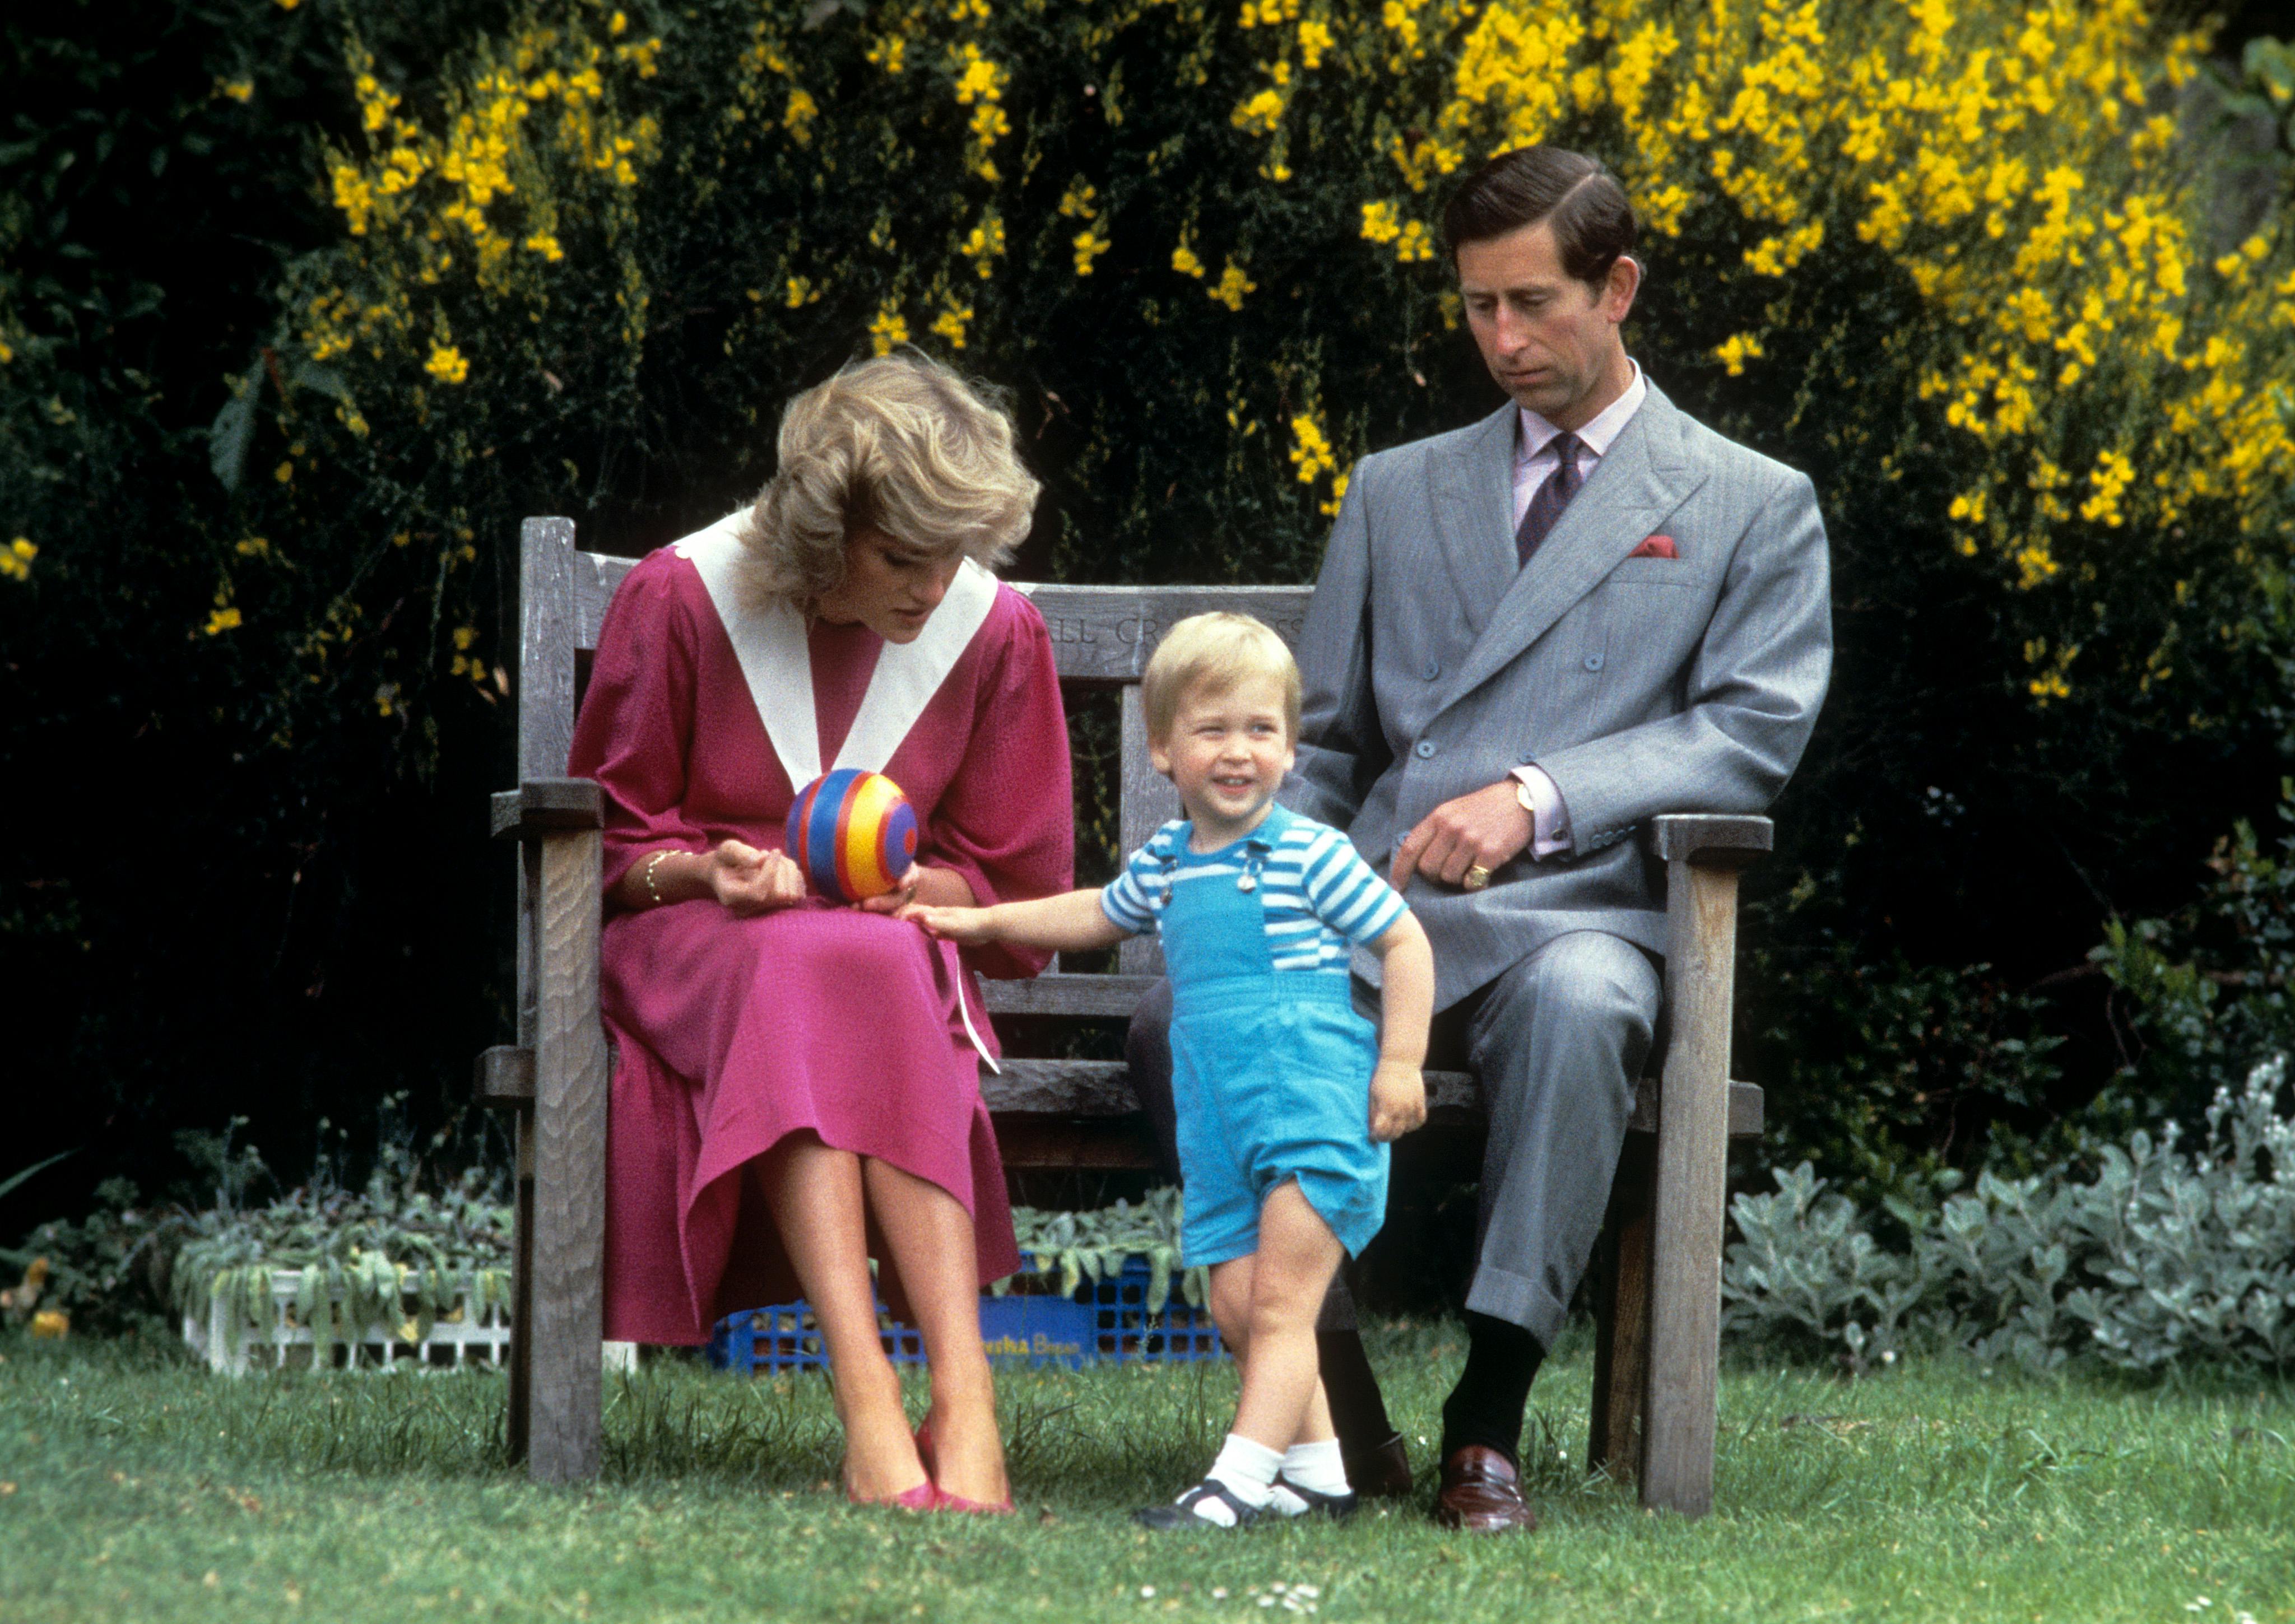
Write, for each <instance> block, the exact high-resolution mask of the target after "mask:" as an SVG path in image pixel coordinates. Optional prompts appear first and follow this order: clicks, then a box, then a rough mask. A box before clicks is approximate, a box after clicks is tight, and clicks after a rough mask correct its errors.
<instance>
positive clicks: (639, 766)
mask: <svg viewBox="0 0 2295 1624" xmlns="http://www.w3.org/2000/svg"><path fill="white" fill-rule="evenodd" d="M724 531H725V527H724V526H723V525H720V526H713V527H712V529H711V530H709V531H704V532H701V533H699V535H697V536H693V537H689V538H687V540H686V542H684V543H679V544H678V546H677V547H675V548H665V549H663V550H661V551H657V552H654V553H652V554H649V556H648V557H646V558H645V559H642V560H641V562H640V563H639V564H638V565H637V566H636V567H634V568H633V569H632V570H631V571H630V573H629V575H628V576H627V577H626V578H625V580H624V581H623V583H622V585H621V588H620V590H619V591H618V592H617V593H616V594H615V597H614V601H613V604H612V606H611V607H610V608H608V611H607V615H606V620H605V624H604V626H603V628H602V629H601V631H600V634H599V644H598V652H597V657H596V660H595V663H594V665H593V666H592V673H591V679H590V686H589V690H588V692H587V694H586V696H585V697H584V700H583V705H582V712H581V717H580V721H579V722H578V723H577V724H576V729H575V735H574V746H573V750H572V753H571V756H570V759H569V761H568V771H569V772H571V773H574V774H576V775H577V776H580V777H585V778H594V779H597V780H598V781H599V782H600V785H601V786H602V787H603V788H604V790H605V804H606V835H605V841H606V863H605V883H606V885H607V887H608V891H609V892H610V890H611V889H612V887H613V886H614V885H616V883H617V882H618V881H619V880H620V879H621V877H623V876H624V875H625V873H627V872H628V871H629V869H631V867H632V866H633V864H635V863H638V862H640V861H643V860H644V859H646V858H648V857H649V856H650V855H651V854H652V853H655V852H657V851H659V850H662V849H663V848H665V847H667V848H672V849H676V850H681V851H703V850H706V849H708V848H709V847H711V846H713V845H715V843H716V842H718V841H720V840H723V839H727V838H731V839H738V840H742V841H746V842H747V843H748V844H749V845H755V846H760V847H771V848H773V849H779V848H780V846H781V845H783V837H782V832H781V831H782V822H783V820H784V819H785V818H786V817H787V816H788V809H789V806H790V804H791V802H792V801H793V800H794V799H795V798H796V789H797V788H799V787H801V785H802V784H803V783H804V782H805V781H807V780H809V779H810V778H811V777H812V776H813V773H814V772H817V771H819V770H820V763H832V764H837V763H839V762H840V752H844V753H845V755H850V754H851V751H852V750H853V748H855V747H859V748H862V749H863V750H864V752H865V750H867V749H871V748H873V749H874V750H876V751H877V752H878V754H882V755H886V759H884V760H883V761H882V762H880V763H864V764H870V765H873V766H874V767H875V768H876V770H879V771H885V772H886V773H887V774H888V775H889V776H890V777H891V778H892V779H893V780H894V782H895V783H897V784H899V785H900V787H901V788H902V790H903V791H904V792H906V794H907V795H908V796H909V799H910V801H911V803H912V804H914V806H915V808H916V812H917V818H918V823H919V835H920V840H919V861H923V862H926V863H929V864H933V865H935V866H938V867H942V868H947V869H954V870H956V871H957V872H959V873H960V874H962V875H963V876H964V877H965V878H966V879H967V880H968V881H969V882H970V884H971V885H972V889H973V894H975V895H976V897H978V898H979V900H980V901H981V902H983V903H987V902H995V901H998V900H1000V899H1004V898H1014V897H1032V896H1043V895H1049V894H1052V893H1055V892H1058V891H1063V890H1066V889H1067V888H1068V886H1069V885H1070V884H1071V882H1072V876H1073V869H1074V861H1073V859H1074V853H1073V849H1072V832H1071V819H1072V813H1071V804H1070V797H1069V782H1068V744H1067V731H1066V720H1065V717H1064V714H1063V712H1062V708H1061V705H1060V694H1059V683H1058V669H1057V666H1056V665H1055V664H1054V662H1053V657H1052V649H1051V643H1050V640H1049V637H1048V636H1047V635H1046V632H1045V630H1044V624H1043V621H1042V619H1041V616H1038V615H1037V613H1036V611H1035V609H1034V608H1033V606H1032V605H1030V604H1029V603H1028V601H1027V600H1026V599H1025V598H1023V597H1022V596H1021V595H1020V594H1018V593H1017V592H1014V591H1013V590H1012V589H1011V588H1010V587H1009V586H1004V585H1001V584H1000V583H996V582H994V581H993V580H992V579H990V578H989V577H987V576H985V575H983V574H981V573H980V572H978V571H974V570H970V569H968V571H967V572H966V575H964V576H962V577H960V580H961V581H962V582H964V583H965V592H957V591H953V590H952V591H951V598H950V600H944V601H943V606H942V608H940V609H938V610H936V611H935V615H934V618H933V622H932V623H928V625H927V637H926V638H920V639H919V644H927V645H928V644H929V643H930V641H932V640H931V633H932V632H933V631H934V628H935V626H937V627H939V628H940V629H941V632H942V635H940V637H939V639H938V641H939V644H940V645H941V646H940V649H939V653H938V656H937V657H933V656H932V655H931V652H930V649H929V648H927V649H926V650H925V657H923V658H921V659H919V658H918V657H916V656H915V650H916V648H917V646H916V645H887V644H886V642H885V641H883V640H882V639H881V638H879V637H878V636H877V635H876V634H875V633H874V632H870V631H868V630H867V629H866V628H864V627H861V626H834V625H828V624H813V625H811V626H810V627H806V626H804V623H803V622H802V621H796V620H794V619H793V618H792V619H790V620H789V622H788V624H784V625H782V626H780V629H779V632H778V635H780V639H781V641H780V643H778V644H776V643H774V641H773V637H772V635H769V634H768V631H769V630H770V629H767V630H764V631H761V629H760V625H759V624H757V623H755V621H754V619H753V617H752V616H749V615H747V613H746V612H745V611H743V610H741V609H740V608H739V606H738V602H737V600H735V599H733V598H732V597H731V596H729V595H728V594H727V592H726V591H725V584H724V577H723V573H722V569H721V570H720V572H719V573H718V574H717V575H715V577H713V578H712V579H710V580H705V575H706V574H707V573H708V572H709V570H710V566H711V563H712V559H713V558H714V559H715V560H716V561H717V562H718V563H719V564H720V565H722V563H723V559H724V557H725V556H726V555H725V553H724V551H723V544H722V543H723V535H724ZM713 538H714V545H715V551H712V546H713ZM697 544H699V545H698V546H697ZM713 584H714V586H715V592H713ZM967 594H968V596H967ZM960 599H964V600H965V601H963V602H961V603H960V602H959V601H958V600H960ZM943 616H951V620H950V621H949V622H946V623H943ZM966 632H969V634H968V635H966V634H965V633H966ZM796 649H802V650H803V653H804V657H803V658H802V659H801V660H800V659H797V658H796V656H795V653H794V651H795V650H796ZM776 661H778V662H779V664H778V665H777V664H776ZM880 666H881V667H882V670H880V669H879V667H880ZM806 690H810V691H809V693H808V692H807V691H806ZM804 700H809V701H810V706H811V710H812V722H813V726H811V727H805V726H804V718H803V716H802V714H800V706H801V703H802V702H803V701H804ZM761 706H763V707H764V711H770V712H771V713H772V715H771V717H770V722H769V720H768V717H767V716H766V715H765V714H762V713H761ZM864 736H865V738H864ZM871 739H873V740H874V741H875V742H874V743H873V744H870V743H869V740H871ZM776 740H778V741H779V743H780V748H778V749H777V747H776ZM784 755H795V756H797V757H800V758H804V759H801V760H800V761H799V762H798V763H797V766H798V771H796V773H792V771H790V770H789V768H788V766H787V765H785V763H784V759H783V758H784ZM843 764H853V763H851V762H850V761H845V763H843ZM793 780H794V781H793ZM1043 962H1044V960H1043V958H1042V956H1040V955H1035V954H1030V953H1026V952H1022V951H1017V950H1012V949H1005V948H997V949H988V950H980V951H967V952H965V953H964V954H963V955H962V956H961V959H960V956H959V954H958V952H957V951H956V950H955V949H953V948H952V947H950V946H948V945H946V944H944V943H935V942H933V941H932V940H931V939H930V938H928V937H927V936H926V935H925V934H924V933H923V932H922V931H921V930H919V928H918V927H917V926H914V925H910V924H904V923H902V922H900V921H897V920H894V919H892V918H886V917H885V916H882V915H877V914H868V913H862V912H860V911H859V910H854V909H850V908H840V907H835V906H832V905H830V904H829V903H827V902H821V901H820V900H819V899H811V900H808V901H807V902H806V903H804V905H803V906H800V907H796V908H792V909H788V910H781V911H779V912H773V913H767V914H762V915H757V916H755V917H753V918H734V917H733V916H731V914H728V913H727V912H726V911H725V910H724V909H723V907H721V906H720V905H719V904H717V903H716V902H714V901H697V902H680V903H674V904H672V905H671V906H668V907H666V908H659V909H645V910H636V911H621V910H614V909H613V908H612V905H611V903H610V902H609V903H608V918H607V920H606V925H605V931H604V938H603V962H602V967H601V968H602V985H601V992H602V1002H603V1006H604V1010H605V1018H606V1028H607V1032H608V1037H610V1038H611V1040H612V1041H613V1044H614V1049H615V1071H614V1080H613V1098H612V1114H611V1126H610V1131H609V1143H608V1157H607V1166H608V1181H607V1226H606V1335H607V1336H608V1337H609V1338H612V1339H615V1340H617V1341H630V1342H659V1343H680V1342H682V1343H693V1342H702V1341H705V1340H706V1338H707V1336H708V1334H709V1329H710V1326H712V1325H713V1324H714V1322H715V1320H716V1319H718V1318H721V1317H722V1316H723V1315H725V1314H727V1313H731V1312H733V1311H736V1310H740V1309H745V1308H754V1307H756V1306H758V1305H760V1304H763V1303H766V1302H781V1301H786V1300H787V1299H788V1298H789V1297H791V1296H794V1295H796V1281H795V1277H794V1275H793V1273H792V1271H791V1270H790V1268H789V1265H788V1258H787V1254H786V1253H785V1252H784V1251H783V1249H782V1246H781V1244H780V1237H779V1236H778V1235H777V1234H776V1233H775V1230H774V1227H773V1225H772V1220H771V1219H770V1217H769V1216H768V1213H767V1212H766V1209H765V1204H764V1200H763V1197H762V1193H761V1191H760V1190H759V1189H758V1188H757V1187H756V1175H755V1163H756V1160H757V1158H758V1157H759V1156H761V1155H764V1153H765V1152H766V1151H767V1150H769V1149H771V1148H772V1146H773V1145H775V1144H776V1143H777V1142H779V1141H780V1139H781V1138H784V1137H785V1136H787V1135H788V1134H790V1133H796V1132H802V1131H811V1132H813V1133H815V1134H818V1135H819V1136H820V1137H821V1140H822V1141H823V1142H824V1143H826V1144H829V1145H832V1146H836V1147H840V1148H843V1149H847V1150H852V1151H854V1152H856V1153H858V1154H860V1155H866V1156H876V1157H880V1158H882V1159H883V1160H885V1161H886V1162H889V1163H892V1164H893V1165H894V1166H897V1167H900V1168H902V1169H903V1170H905V1171H908V1172H911V1173H913V1174H915V1175H917V1176H918V1177H919V1178H922V1179H930V1180H931V1181H932V1182H934V1183H935V1184H937V1185H939V1186H940V1187H942V1188H943V1189H945V1190H947V1191H948V1192H949V1193H950V1194H951V1195H952V1196H955V1197H956V1198H957V1199H958V1200H959V1201H960V1202H962V1203H963V1204H964V1205H965V1206H966V1208H967V1209H968V1210H969V1211H970V1212H971V1213H972V1215H973V1220H974V1229H975V1234H976V1252H977V1262H978V1273H979V1277H980V1279H981V1281H982V1282H983V1283H985V1282H987V1281H990V1280H992V1279H996V1278H998V1277H1001V1276H1004V1275H1007V1274H1009V1273H1011V1272H1012V1271H1013V1270H1014V1269H1017V1267H1018V1263H1019V1257H1018V1252H1017V1247H1016V1246H1015V1245H1014V1242H1013V1236H1012V1222H1011V1214H1010V1211H1009V1206H1008V1204H1007V1202H1006V1197H1005V1191H1004V1176H1003V1167H1002V1163H1001V1162H1000V1159H999V1157H998V1155H997V1152H996V1140H995V1136H994V1134H993V1132H992V1130H991V1127H990V1124H989V1120H988V1113H987V1110H986V1107H985V1106H984V1105H983V1104H982V1103H981V1099H980V1089H979V1071H978V1067H979V1061H980V1057H981V1055H982V1054H991V1055H992V1054H993V1053H995V1052H996V1049H995V1033H994V1032H993V1030H992V1028H991V1026H990V1025H989V1022H988V1016H987V1012H986V1010H985V1009H984V1008H983V1007H982V1006H981V1004H980V1001H979V992H978V989H977V987H976V985H975V984H974V975H973V974H972V972H973V971H974V970H975V969H977V970H981V971H984V972H986V973H987V974H989V975H1003V976H1016V975H1017V976H1025V975H1034V974H1035V973H1036V972H1037V971H1039V970H1040V969H1041V968H1042V967H1043ZM880 1265H881V1267H880V1273H879V1280H880V1282H881V1283H882V1285H884V1287H885V1290H886V1294H887V1296H888V1298H889V1299H891V1300H892V1301H894V1302H895V1303H897V1302H899V1300H900V1287H899V1282H898V1280H897V1279H896V1277H894V1270H893V1268H892V1265H891V1262H890V1260H889V1259H880Z"/></svg>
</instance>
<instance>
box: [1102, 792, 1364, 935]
mask: <svg viewBox="0 0 2295 1624" xmlns="http://www.w3.org/2000/svg"><path fill="white" fill-rule="evenodd" d="M1190 827H1191V826H1190V825H1189V824H1188V820H1186V819H1184V818H1181V819H1175V820H1172V822H1170V823H1166V824H1165V825H1164V827H1163V828H1159V829H1157V830H1156V832H1155V834H1153V835H1152V836H1149V837H1148V840H1147V845H1144V846H1141V847H1140V848H1139V850H1138V851H1137V852H1134V853H1132V854H1131V861H1130V862H1129V863H1127V864H1126V865H1125V866H1124V869H1123V873H1121V874H1119V875H1117V876H1116V877H1115V878H1114V879H1113V880H1110V881H1109V882H1108V883H1107V885H1105V886H1103V887H1102V888H1101V890H1100V894H1099V906H1100V910H1101V911H1102V912H1103V913H1105V914H1107V917H1108V918H1109V919H1110V920H1112V921H1113V922H1114V923H1115V925H1117V926H1120V927H1121V928H1123V929H1124V930H1128V931H1130V932H1131V934H1134V935H1147V934H1149V933H1151V932H1153V931H1156V929H1157V928H1158V927H1159V926H1160V924H1161V921H1162V918H1163V912H1164V905H1165V903H1166V902H1168V901H1169V898H1170V894H1171V891H1172V887H1173V886H1174V885H1234V884H1236V883H1237V881H1238V880H1239V879H1241V878H1242V877H1243V876H1244V874H1245V872H1246V869H1253V868H1255V869H1257V870H1258V874H1257V886H1258V891H1259V896H1260V903H1261V906H1262V909H1263V910H1265V913H1266V916H1267V951H1268V956H1269V958H1270V959H1272V960H1273V967H1274V968H1276V969H1277V970H1310V971H1314V970H1326V971H1330V972H1333V973H1335V974H1337V975H1345V974H1346V973H1347V955H1348V949H1349V946H1350V944H1352V943H1368V942H1374V941H1376V940H1377V939H1378V938H1379V937H1380V936H1383V935H1384V934H1386V933H1387V931H1388V930H1389V929H1391V928H1392V927H1393V925H1394V922H1395V921H1396V920H1397V919H1400V918H1401V917H1402V915H1403V913H1404V911H1405V910H1404V905H1403V901H1402V898H1401V896H1400V895H1399V894H1396V892H1395V891H1394V889H1393V887H1392V886H1390V885H1388V884H1387V883H1386V882H1385V881H1384V880H1383V879H1381V878H1379V877H1378V876H1377V874H1376V873H1375V872H1374V871H1373V870H1372V869H1371V866H1370V865H1369V864H1368V863H1367V862H1365V861H1363V860H1362V857H1361V855H1360V853H1357V852H1356V850H1355V848H1354V844H1353V842H1352V841H1350V840H1349V839H1348V838H1347V837H1346V836H1344V835H1342V834H1341V833H1339V831H1338V830H1336V829H1335V828H1331V827H1330V826H1329V825H1328V824H1326V823H1318V822H1316V821H1315V820H1313V819H1311V818H1303V817H1301V816H1300V815H1299V814H1298V813H1296V812H1291V811H1288V810H1287V809H1286V808H1284V807H1280V806H1273V807H1270V808H1269V809H1268V812H1267V819H1266V821H1264V822H1263V823H1262V824H1261V825H1260V826H1259V827H1258V828H1255V829H1254V830H1253V831H1252V832H1251V833H1250V834H1248V835H1246V836H1244V837H1243V838H1242V839H1240V840H1237V841H1236V842H1234V843H1233V844H1232V845H1226V846H1222V847H1221V848H1220V849H1219V850H1218V851H1216V852H1208V853H1193V852H1190V851H1188V834H1189V831H1190Z"/></svg>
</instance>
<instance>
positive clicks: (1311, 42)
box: [1299, 18, 1331, 68]
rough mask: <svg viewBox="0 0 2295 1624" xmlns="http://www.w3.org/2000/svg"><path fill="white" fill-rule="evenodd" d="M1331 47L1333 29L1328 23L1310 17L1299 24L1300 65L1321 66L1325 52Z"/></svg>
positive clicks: (1304, 66)
mask: <svg viewBox="0 0 2295 1624" xmlns="http://www.w3.org/2000/svg"><path fill="white" fill-rule="evenodd" d="M1330 48H1331V29H1330V25H1329V24H1328V23H1323V22H1317V21H1315V20H1313V19H1312V18H1310V19H1309V20H1306V21H1305V22H1303V23H1301V24H1300V25H1299V65H1300V66H1301V67H1302V68H1319V67H1321V66H1322V65H1323V53H1324V52H1326V51H1327V50H1329V49H1330Z"/></svg>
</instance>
